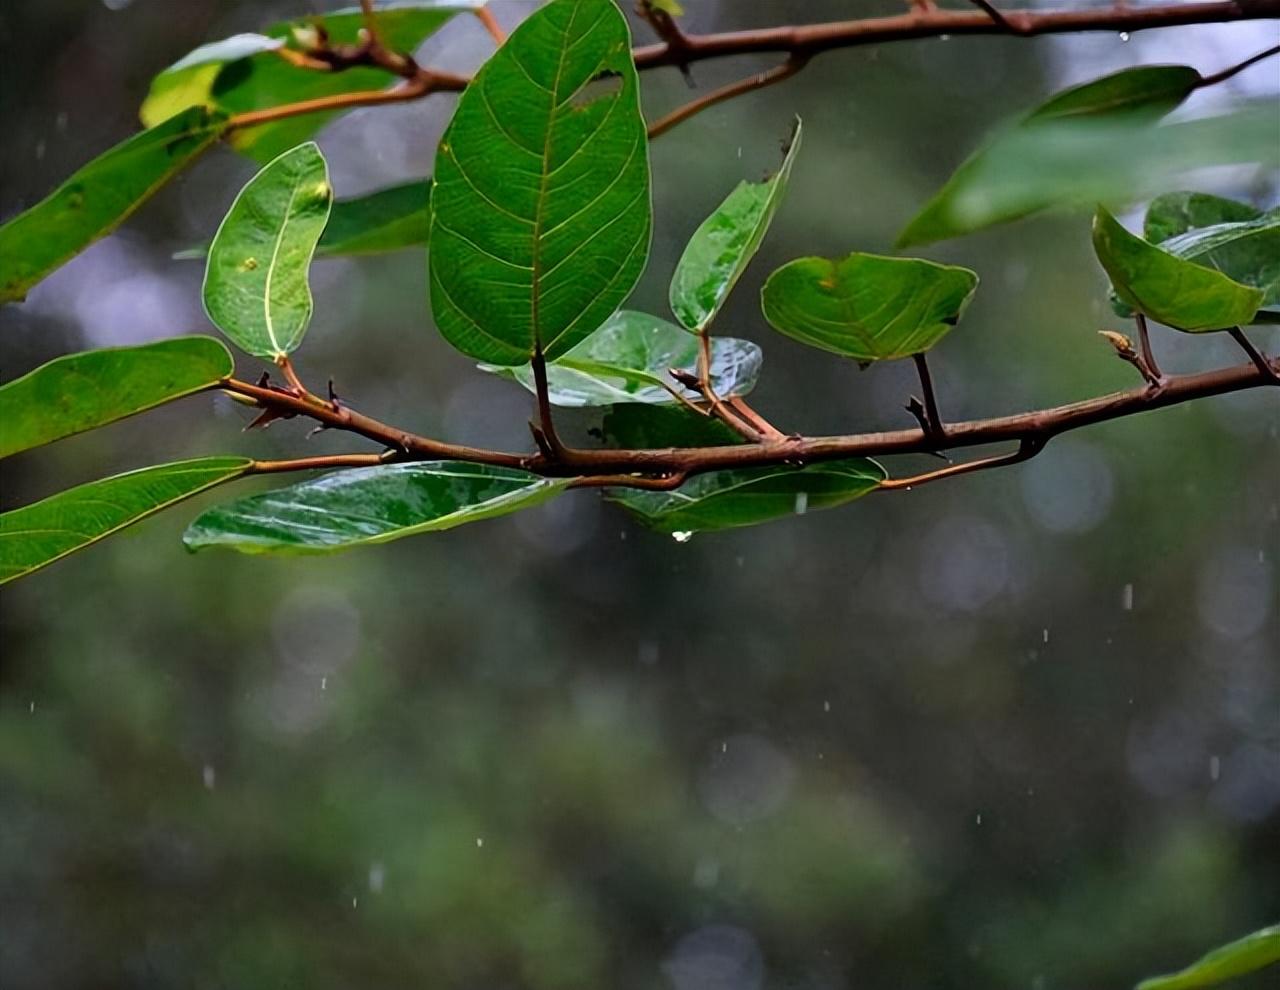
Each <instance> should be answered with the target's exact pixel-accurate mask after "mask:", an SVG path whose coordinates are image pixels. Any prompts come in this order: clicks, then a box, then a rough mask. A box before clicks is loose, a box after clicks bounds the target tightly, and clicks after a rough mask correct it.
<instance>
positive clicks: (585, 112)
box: [430, 0, 651, 365]
mask: <svg viewBox="0 0 1280 990" xmlns="http://www.w3.org/2000/svg"><path fill="white" fill-rule="evenodd" d="M432 210H433V211H434V223H433V228H432V233H431V251H430V283H431V309H432V312H433V313H434V315H435V321H436V325H437V326H438V327H439V329H440V331H441V333H443V334H444V336H445V338H446V339H447V340H448V341H449V342H450V343H451V344H453V346H455V347H456V348H458V350H460V351H462V352H463V353H464V354H468V355H470V356H471V357H473V358H476V359H477V360H480V361H484V362H487V363H490V364H500V365H521V364H525V363H526V362H528V361H529V360H530V359H531V358H532V357H533V354H534V351H535V348H536V347H538V346H539V345H540V346H541V347H542V350H543V352H544V353H545V354H546V356H547V358H548V359H555V358H557V357H559V356H560V355H562V354H564V353H566V352H567V351H569V350H570V349H572V348H573V346H574V345H575V344H577V343H578V342H579V341H581V340H582V339H583V338H584V337H586V336H587V335H588V334H590V333H591V332H592V331H593V330H595V329H596V328H597V327H599V326H600V325H601V324H602V323H603V322H604V321H605V320H606V319H607V318H608V317H609V315H610V314H611V313H612V312H613V311H614V310H615V309H617V308H618V306H619V304H620V303H621V302H622V301H623V300H624V299H625V298H626V296H627V294H628V293H629V292H630V291H631V287H632V286H633V285H634V284H635V282H636V279H637V278H638V277H639V275H640V272H641V270H642V269H643V267H644V262H645V258H646V256H647V254H648V248H649V229H650V222H651V216H650V212H651V211H650V206H649V161H648V139H647V137H646V135H645V123H644V120H643V118H642V117H641V116H640V104H639V84H638V80H637V77H636V70H635V65H634V63H633V62H632V60H631V37H630V32H629V31H628V29H627V23H626V19H625V18H624V17H623V16H622V12H621V11H620V10H619V9H618V7H617V5H616V4H615V3H613V0H552V2H551V3H548V4H547V5H546V6H544V7H542V8H540V9H539V10H537V11H536V12H535V13H534V14H532V15H531V16H530V17H529V18H528V19H527V20H526V21H524V22H523V23H522V24H521V25H520V26H519V27H518V28H516V30H515V31H514V32H513V33H512V34H511V37H510V38H508V39H507V42H506V44H504V45H503V46H502V47H501V48H500V49H499V50H498V51H497V53H496V54H495V55H494V56H493V57H492V58H491V59H489V61H488V62H487V63H485V65H484V66H483V67H482V68H481V69H480V71H479V72H478V73H477V74H476V76H475V78H474V79H473V81H472V82H471V85H470V86H468V87H467V90H466V92H464V93H463V94H462V97H461V99H459V101H458V108H457V111H456V112H455V113H454V117H453V121H452V123H450V125H449V129H448V130H447V131H446V133H445V135H444V138H443V140H442V141H441V143H440V150H439V153H438V154H437V156H436V167H435V188H434V191H433V193H432Z"/></svg>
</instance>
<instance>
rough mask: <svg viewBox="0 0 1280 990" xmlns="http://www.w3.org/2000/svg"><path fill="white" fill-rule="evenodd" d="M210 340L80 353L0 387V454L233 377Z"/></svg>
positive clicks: (223, 350) (224, 354)
mask: <svg viewBox="0 0 1280 990" xmlns="http://www.w3.org/2000/svg"><path fill="white" fill-rule="evenodd" d="M232 370H233V366H232V362H231V355H230V354H229V353H228V352H227V349H226V348H225V347H224V346H223V345H222V342H221V341H218V340H214V339H213V338H212V337H179V338H178V339H176V340H162V341H160V342H159V343H155V344H143V345H141V346H139V347H113V348H109V349H105V350H100V351H85V352H84V353H82V354H70V355H68V356H66V357H61V358H58V359H56V360H54V361H50V362H49V363H48V364H44V365H41V366H40V367H39V368H36V370H35V371H32V372H31V373H30V374H27V375H23V376H22V377H21V378H18V379H16V380H15V381H11V382H9V383H7V384H6V385H4V386H3V387H0V457H8V456H9V455H10V454H16V453H17V452H18V451H21V450H29V449H31V448H32V447H39V446H41V445H42V444H46V443H52V442H53V441H55V440H60V439H62V438H63V437H69V436H71V435H72V434H75V433H82V432H84V431H85V430H92V429H93V428H94V427H98V426H104V425H106V424H107V423H113V422H115V421H116V420H118V419H124V418H125V417H126V416H132V415H133V414H134V413H139V412H142V411H143V410H145V409H151V408H153V407H155V406H158V405H160V404H162V403H165V402H169V401H170V400H172V399H177V398H179V397H181V396H184V395H190V394H191V393H192V392H198V391H199V390H200V389H202V388H205V387H206V386H209V385H213V384H216V383H217V382H218V381H220V380H221V379H223V378H225V377H227V376H228V375H230V374H231V372H232Z"/></svg>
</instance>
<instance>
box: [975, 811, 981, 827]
mask: <svg viewBox="0 0 1280 990" xmlns="http://www.w3.org/2000/svg"><path fill="white" fill-rule="evenodd" d="M973 822H974V824H975V825H981V824H982V812H981V811H979V812H978V813H977V814H976V815H974V816H973Z"/></svg>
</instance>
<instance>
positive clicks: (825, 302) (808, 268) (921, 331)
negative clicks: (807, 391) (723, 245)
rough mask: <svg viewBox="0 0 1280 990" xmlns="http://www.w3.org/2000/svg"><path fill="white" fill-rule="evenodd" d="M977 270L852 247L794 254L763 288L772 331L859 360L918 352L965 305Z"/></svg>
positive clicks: (948, 325) (955, 319)
mask: <svg viewBox="0 0 1280 990" xmlns="http://www.w3.org/2000/svg"><path fill="white" fill-rule="evenodd" d="M977 286H978V276H977V275H975V274H974V273H973V272H971V271H970V270H969V269H967V268H957V267H955V266H953V265H939V264H936V263H934V262H932V261H922V260H920V259H918V258H885V257H881V256H879V255H874V254H860V253H857V252H855V253H854V254H851V255H849V256H848V257H845V258H841V259H839V260H838V261H830V260H828V259H826V258H798V259H796V260H795V261H792V262H790V263H788V264H786V265H783V266H782V267H781V268H779V269H778V270H777V271H776V272H774V273H773V274H772V275H770V276H769V279H768V281H767V282H765V284H764V289H763V290H762V292H761V303H762V305H763V307H764V315H765V319H767V320H768V321H769V323H770V324H771V325H772V326H773V328H774V329H775V330H778V331H779V332H780V333H784V334H786V335H787V336H788V337H793V338H795V339H796V340H799V341H801V342H802V343H805V344H810V345H812V346H813V347H821V348H822V349H823V350H827V351H833V352H834V353H836V354H841V355H843V356H845V357H851V358H855V359H857V360H859V361H883V360H891V359H893V358H900V357H907V356H909V355H911V354H920V353H923V352H924V351H927V350H928V349H929V348H930V347H932V346H933V345H934V344H936V343H937V342H938V341H939V340H941V339H942V337H943V336H944V335H945V334H946V333H947V331H948V330H950V329H951V328H952V327H953V326H955V325H956V323H957V322H958V321H959V319H960V314H961V313H963V312H964V310H965V307H966V306H968V305H969V300H970V299H972V298H973V293H974V290H975V289H976V288H977Z"/></svg>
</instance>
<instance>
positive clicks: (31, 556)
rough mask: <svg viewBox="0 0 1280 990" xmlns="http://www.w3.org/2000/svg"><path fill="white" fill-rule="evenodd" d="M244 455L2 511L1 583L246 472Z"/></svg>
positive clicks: (151, 471) (110, 481)
mask: <svg viewBox="0 0 1280 990" xmlns="http://www.w3.org/2000/svg"><path fill="white" fill-rule="evenodd" d="M252 464H253V462H252V461H250V460H249V459H248V458H244V457H204V458H200V459H198V460H191V461H179V462H177V463H174V464H161V465H158V466H156V467H149V468H143V469H142V470H140V471H130V472H129V473H128V474H120V475H116V476H115V477H114V478H106V479H104V480H103V481H94V482H91V483H90V484H87V485H81V486H79V487H78V488H72V489H70V490H69V491H65V492H61V493H59V494H57V495H52V496H50V497H49V498H46V499H45V500H44V501H42V502H36V503H35V504H34V505H27V506H23V507H22V508H20V509H14V510H13V511H11V512H5V513H3V514H0V584H4V583H5V582H8V581H13V580H16V579H17V578H20V577H24V576H25V575H27V574H30V573H31V572H32V571H37V570H39V569H40V568H42V567H45V566H47V565H49V564H52V563H53V562H54V561H55V560H60V559H61V558H63V557H65V556H67V555H68V554H72V553H75V552H76V551H77V550H83V549H84V548H85V547H87V546H89V545H90V544H93V543H96V542H98V540H101V539H103V538H105V537H108V536H110V535H111V534H112V533H116V532H119V531H120V530H122V529H124V528H125V527H126V526H132V525H133V524H134V523H136V522H138V521H139V520H140V519H145V518H146V517H147V516H150V515H154V514H155V513H157V512H159V511H160V510H161V509H167V508H168V507H169V506H171V505H175V504H176V503H178V502H181V501H182V500H183V499H186V498H190V497H191V496H192V495H195V494H196V493H198V492H202V491H205V490H206V489H208V488H212V487H214V486H215V485H220V484H222V483H223V482H226V481H231V480H232V479H234V478H238V477H240V476H241V475H242V474H244V473H245V472H246V471H247V470H248V469H249V467H250V466H252Z"/></svg>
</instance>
